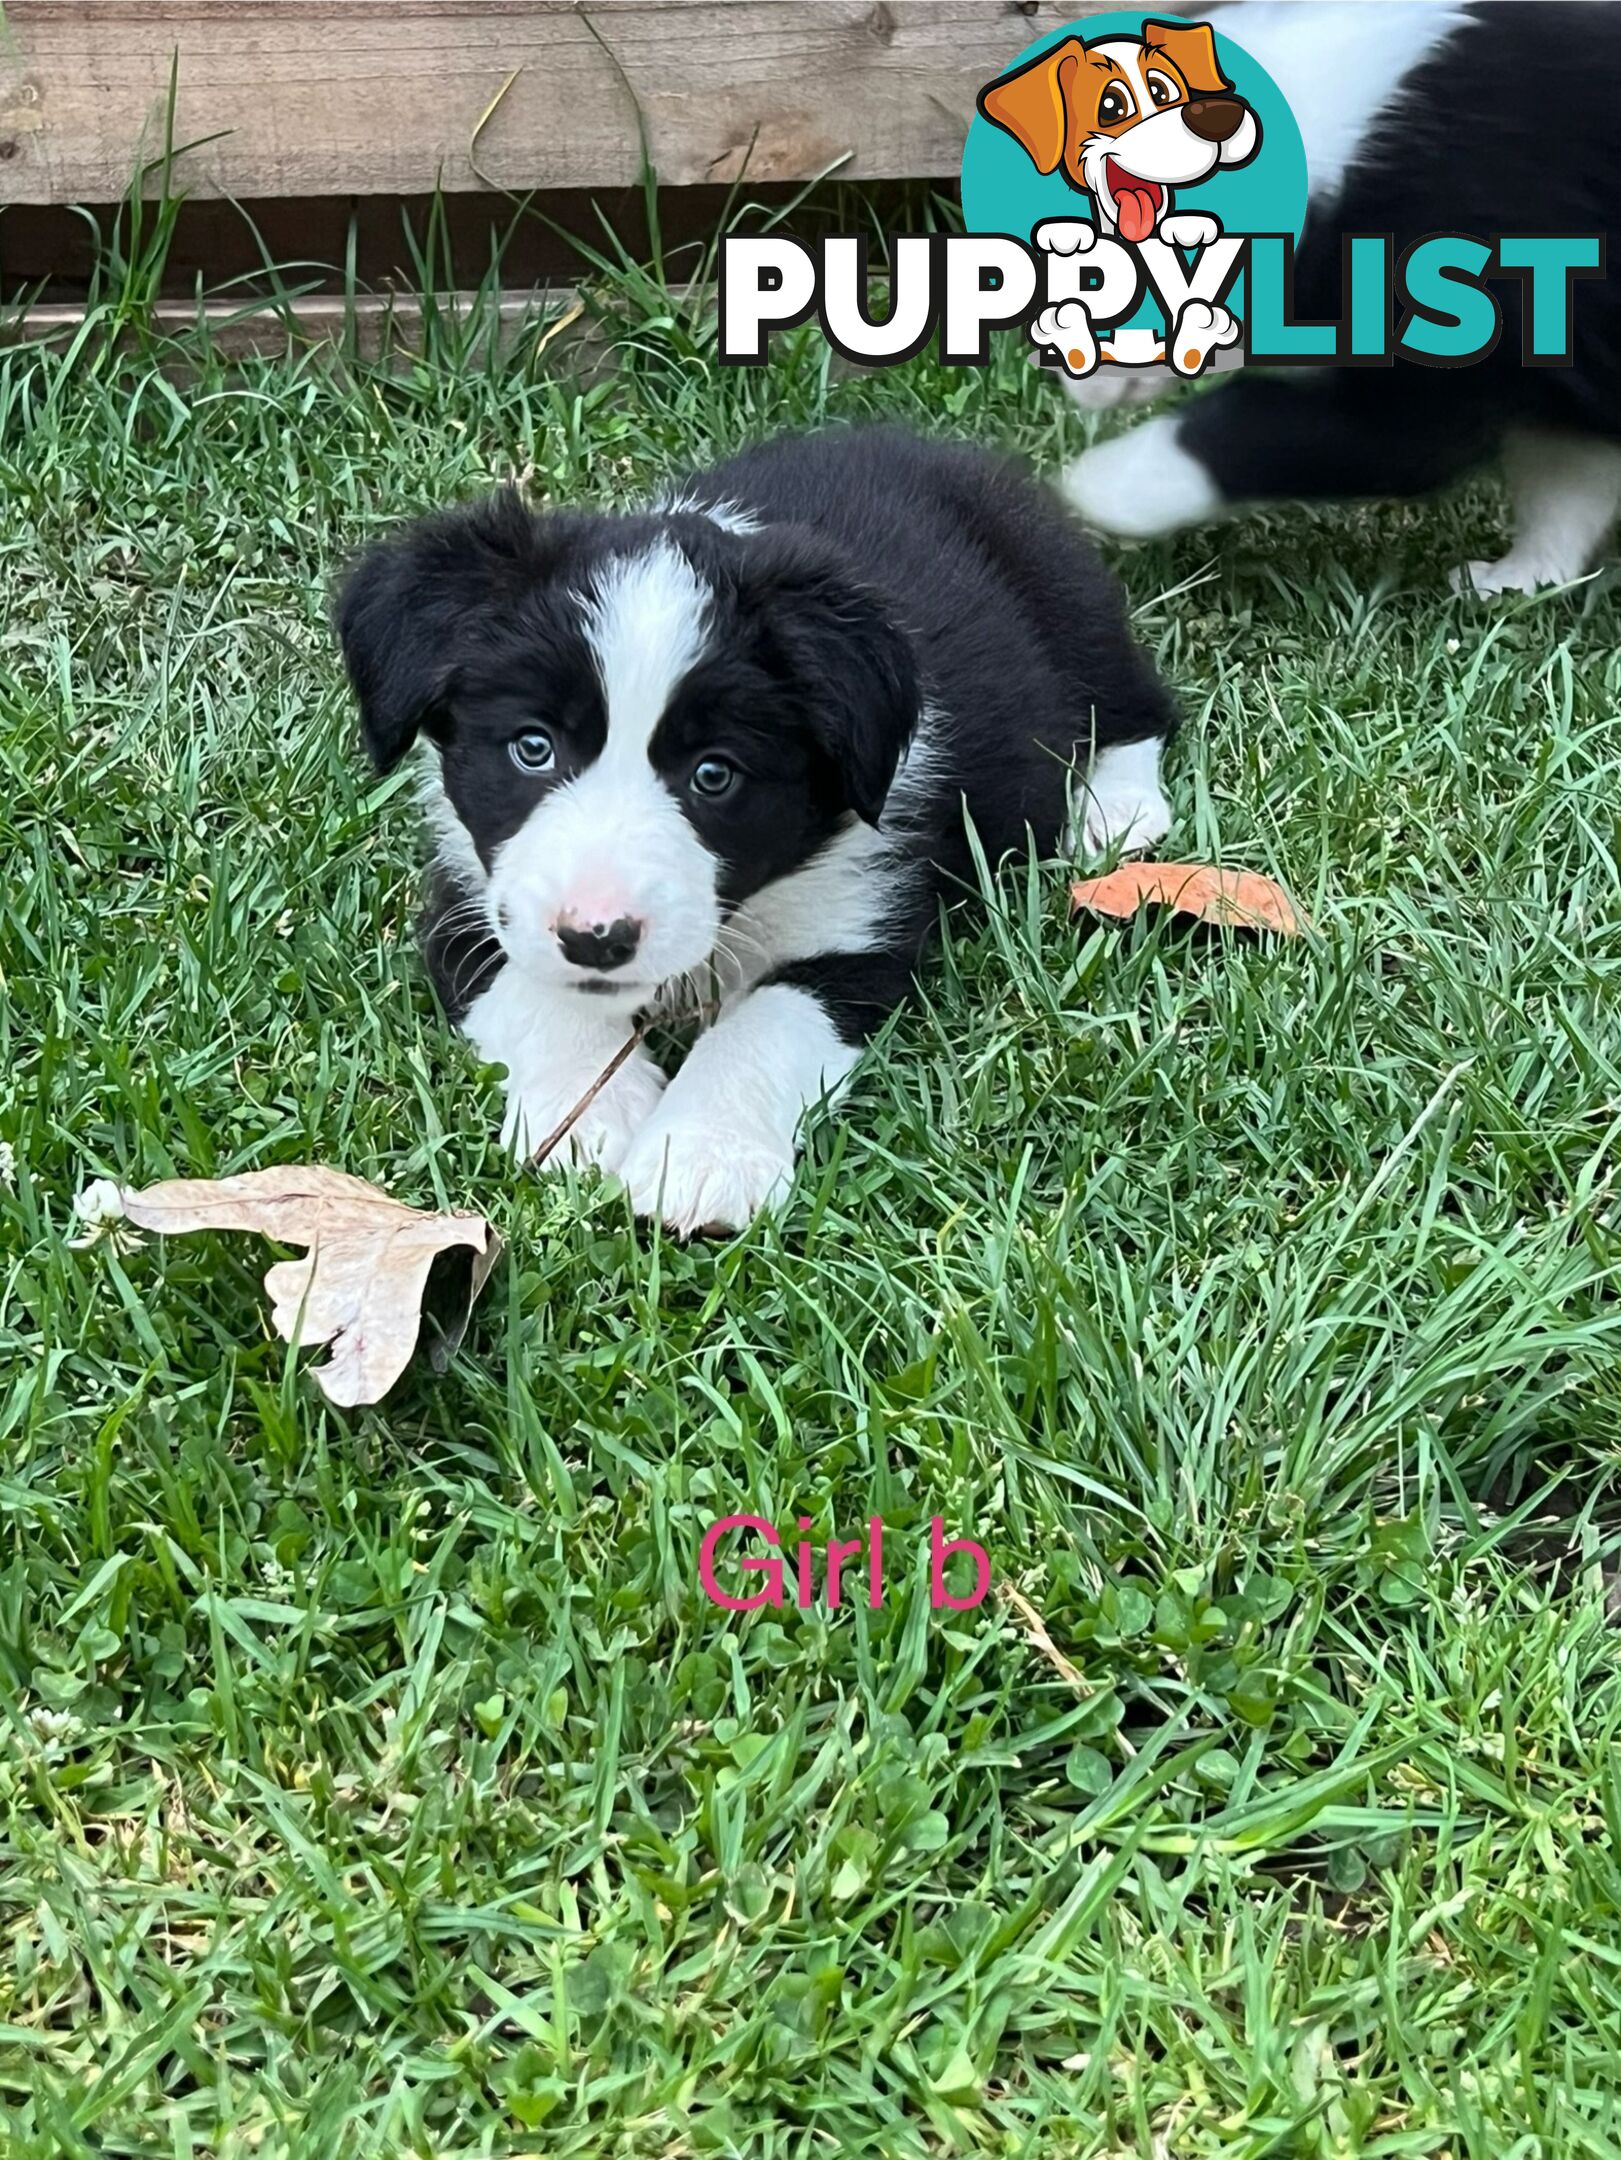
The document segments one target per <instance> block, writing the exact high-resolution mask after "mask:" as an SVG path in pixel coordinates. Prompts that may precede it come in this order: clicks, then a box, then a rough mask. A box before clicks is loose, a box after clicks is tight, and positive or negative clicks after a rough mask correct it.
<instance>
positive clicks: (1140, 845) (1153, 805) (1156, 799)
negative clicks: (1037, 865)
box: [1064, 787, 1171, 855]
mask: <svg viewBox="0 0 1621 2160" xmlns="http://www.w3.org/2000/svg"><path fill="white" fill-rule="evenodd" d="M1170 829H1171V806H1170V804H1169V803H1168V802H1167V801H1166V800H1165V797H1164V796H1163V795H1162V794H1161V792H1160V790H1159V789H1158V788H1156V787H1149V788H1129V787H1117V788H1111V787H1102V788H1098V789H1095V790H1094V789H1088V790H1087V792H1086V793H1085V794H1084V795H1083V796H1082V797H1081V799H1080V801H1079V802H1078V803H1077V804H1076V823H1075V824H1074V825H1072V826H1071V827H1070V828H1069V829H1068V831H1066V833H1065V835H1064V842H1065V850H1066V852H1067V853H1069V854H1072V855H1078V854H1084V855H1108V854H1111V853H1115V852H1119V853H1123V854H1130V855H1137V854H1141V852H1142V851H1143V849H1145V848H1151V847H1154V846H1156V845H1157V844H1158V843H1159V842H1160V841H1161V840H1163V839H1164V838H1165V835H1166V834H1167V833H1168V832H1169V831H1170Z"/></svg>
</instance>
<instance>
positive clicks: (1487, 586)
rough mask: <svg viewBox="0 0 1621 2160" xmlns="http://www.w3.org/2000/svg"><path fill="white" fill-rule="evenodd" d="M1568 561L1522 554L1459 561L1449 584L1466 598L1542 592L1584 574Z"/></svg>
mask: <svg viewBox="0 0 1621 2160" xmlns="http://www.w3.org/2000/svg"><path fill="white" fill-rule="evenodd" d="M1582 574H1583V572H1582V571H1581V570H1580V569H1575V570H1573V569H1571V567H1570V566H1569V564H1568V563H1550V562H1537V561H1534V560H1531V559H1529V558H1528V557H1526V556H1523V555H1505V556H1504V557H1503V558H1502V560H1501V561H1500V562H1467V563H1460V564H1459V565H1458V567H1457V569H1456V570H1453V571H1451V572H1449V574H1448V577H1447V583H1448V584H1449V585H1450V586H1451V587H1452V590H1453V591H1454V592H1455V593H1458V594H1459V595H1460V596H1461V597H1462V598H1464V599H1466V600H1467V599H1470V598H1480V599H1486V598H1489V597H1490V596H1491V595H1492V594H1494V593H1534V592H1542V591H1543V590H1544V589H1545V588H1546V587H1547V586H1549V585H1568V584H1571V583H1573V582H1574V581H1575V580H1576V579H1577V578H1579V577H1581V576H1582Z"/></svg>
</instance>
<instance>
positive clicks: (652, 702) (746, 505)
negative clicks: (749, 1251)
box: [338, 429, 1173, 1232]
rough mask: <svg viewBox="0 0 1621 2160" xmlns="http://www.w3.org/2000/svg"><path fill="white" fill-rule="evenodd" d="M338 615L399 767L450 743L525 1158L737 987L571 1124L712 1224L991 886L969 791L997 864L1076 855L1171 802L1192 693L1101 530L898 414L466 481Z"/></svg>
mask: <svg viewBox="0 0 1621 2160" xmlns="http://www.w3.org/2000/svg"><path fill="white" fill-rule="evenodd" d="M338 628H339V634H340V636H341V639H342V643H343V649H344V655H345V658H346V661H347V664H348V668H349V674H350V678H351V681H352V683H353V685H354V689H355V692H356V695H357V697H358V700H359V705H360V713H361V720H362V726H363V730H364V735H365V739H366V743H367V745H368V747H369V749H370V752H371V755H372V758H373V759H374V761H375V762H376V764H377V765H378V766H379V767H380V768H381V769H382V770H383V771H385V772H386V771H388V770H389V769H390V768H391V767H393V766H394V765H396V764H397V763H398V762H399V760H400V759H401V758H402V757H403V756H404V755H405V752H406V751H407V749H408V748H409V747H410V745H411V743H412V741H413V740H414V739H415V738H416V737H417V736H418V734H419V733H420V734H421V735H424V736H425V737H426V738H427V739H428V741H429V743H430V744H431V746H432V753H433V754H432V755H431V757H430V759H429V764H428V772H429V809H430V814H431V819H432V823H433V825H434V827H435V829H436V831H437V835H438V841H439V849H438V856H437V861H436V863H435V867H434V872H433V877H432V882H431V891H430V902H429V910H428V915H427V919H426V924H425V932H426V949H427V957H428V960H429V964H430V968H431V971H432V973H433V976H434V980H435V984H436V987H437V989H438V991H439V994H440V997H441V1000H442V1002H443V1003H444V1005H445V1007H446V1009H447V1011H448V1013H449V1014H450V1016H451V1018H452V1019H454V1020H456V1021H458V1022H459V1023H460V1024H461V1026H462V1027H463V1029H464V1030H465V1031H466V1033H467V1035H468V1036H469V1038H470V1039H471V1040H472V1042H473V1043H474V1044H475V1045H476V1047H477V1048H478V1049H479V1050H480V1052H481V1053H482V1054H483V1055H484V1056H485V1057H486V1058H487V1059H489V1060H490V1061H491V1062H494V1063H499V1064H502V1065H504V1066H505V1067H506V1069H507V1114H506V1132H507V1136H508V1138H509V1139H510V1140H511V1142H512V1144H513V1145H514V1146H515V1147H516V1148H517V1149H518V1151H519V1152H520V1154H524V1155H528V1154H530V1153H532V1152H533V1150H534V1149H535V1148H536V1147H537V1145H538V1144H539V1143H540V1141H541V1140H542V1139H543V1138H544V1137H545V1136H546V1135H547V1134H549V1133H550V1132H551V1131H553V1130H554V1129H555V1127H556V1126H557V1125H558V1123H559V1122H560V1121H561V1120H562V1119H563V1118H564V1116H565V1115H566V1114H567V1112H568V1111H569V1110H570V1109H571V1108H572V1107H573V1105H574V1104H575V1103H576V1102H577V1101H578V1100H579V1099H580V1097H581V1096H582V1095H583V1094H584V1093H585V1092H586V1090H587V1089H588V1088H589V1086H590V1085H591V1083H592V1081H593V1080H594V1079H595V1078H596V1077H597V1076H598V1074H599V1073H600V1072H601V1071H602V1070H603V1068H604V1066H605V1065H606V1064H607V1063H608V1062H609V1060H610V1059H611V1057H612V1055H613V1053H614V1052H615V1051H616V1050H618V1049H619V1048H620V1047H621V1046H622V1045H623V1044H624V1042H625V1041H626V1039H627V1036H628V1034H629V1032H630V1029H631V1026H632V1023H633V1021H634V1020H635V1018H636V1017H637V1016H638V1015H640V1014H643V1013H646V1012H650V1011H652V1012H656V1011H659V1010H664V1011H670V1012H676V1013H680V1012H683V1011H685V1010H687V1009H689V1008H690V1007H691V1006H692V1005H693V1004H694V1003H702V1004H704V1005H705V1006H706V1007H709V1008H711V1009H712V1010H713V1011H714V1012H715V1014H716V1017H714V1018H713V1021H712V1024H711V1025H709V1026H708V1027H707V1028H706V1030H705V1031H704V1032H703V1033H702V1034H701V1035H700V1036H699V1037H698V1039H697V1041H696V1043H695V1044H694V1046H693V1048H692V1050H691V1051H690V1052H689V1054H688V1056H687V1058H686V1060H685V1063H684V1064H683V1065H682V1067H681V1069H680V1071H679V1072H678V1073H677V1075H676V1077H675V1078H674V1079H673V1080H672V1081H670V1082H669V1084H668V1085H666V1082H665V1077H664V1074H663V1073H662V1072H661V1071H660V1069H659V1067H658V1066H657V1065H656V1064H655V1063H654V1061H653V1059H652V1057H651V1056H650V1055H649V1054H648V1053H647V1051H646V1050H645V1049H644V1048H640V1047H639V1048H638V1049H637V1050H636V1052H635V1053H634V1055H633V1056H632V1057H631V1058H630V1059H629V1060H628V1062H627V1063H625V1064H624V1065H623V1066H621V1068H620V1069H619V1071H618V1072H617V1073H616V1074H615V1076H614V1077H613V1079H612V1080H610V1081H609V1083H608V1084H607V1085H606V1086H605V1087H604V1088H603V1089H602V1090H601V1092H600V1093H599V1094H598V1095H597V1096H596V1098H595V1100H594V1101H593V1102H592V1104H591V1105H590V1108H589V1109H588V1110H587V1111H586V1113H585V1115H584V1116H583V1117H581V1119H580V1120H579V1122H578V1123H577V1124H576V1125H575V1126H574V1127H573V1129H572V1131H571V1133H570V1135H569V1139H568V1146H567V1151H566V1152H567V1153H568V1155H569V1156H570V1157H571V1158H572V1159H574V1160H589V1161H592V1162H595V1163H597V1164H599V1165H601V1166H602V1167H603V1168H604V1169H606V1170H611V1171H615V1172H617V1173H618V1174H619V1176H620V1177H621V1178H622V1179H623V1180H624V1182H625V1184H626V1186H627V1187H628V1189H629V1191H630V1194H631V1197H632V1199H633V1201H634V1204H635V1206H636V1207H637V1209H638V1210H639V1211H641V1212H642V1213H644V1214H661V1215H662V1216H663V1217H664V1219H665V1220H666V1221H667V1222H668V1223H670V1224H671V1225H672V1226H673V1227H675V1228H676V1229H678V1230H680V1231H683V1232H688V1231H692V1230H695V1229H699V1228H703V1227H709V1226H726V1227H736V1226H740V1225H742V1224H743V1223H745V1222H747V1221H748V1220H749V1219H750V1217H751V1216H753V1215H754V1214H755V1212H756V1211H757V1210H758V1209H760V1208H761V1207H763V1206H765V1205H766V1204H767V1203H768V1202H770V1201H771V1200H773V1199H774V1198H775V1197H777V1196H778V1195H779V1194H780V1193H781V1192H782V1191H783V1190H784V1188H785V1187H786V1186H787V1184H788V1182H789V1180H790V1178H791V1176H792V1172H793V1165H794V1151H795V1136H796V1133H797V1129H798V1126H799V1123H800V1119H801V1117H802V1115H803V1113H804V1112H805V1110H806V1108H807V1106H808V1105H810V1104H811V1103H813V1102H815V1101H816V1100H817V1099H818V1098H819V1097H821V1096H823V1095H824V1094H827V1093H829V1092H831V1091H833V1090H835V1089H836V1088H837V1087H838V1086H839V1085H840V1083H841V1082H842V1081H843V1080H844V1079H845V1077H846V1075H847V1074H848V1073H849V1072H850V1070H851V1068H852V1066H853V1065H854V1064H855V1062H856V1059H857V1057H858V1054H859V1052H860V1049H861V1046H862V1044H863V1043H864V1042H865V1041H866V1040H867V1038H868V1037H869V1036H870V1035H871V1034H872V1033H873V1032H874V1030H875V1029H876V1028H877V1027H878V1026H879V1025H880V1024H881V1023H882V1021H883V1019H884V1017H885V1015H886V1014H888V1013H889V1012H890V1011H891V1010H892V1009H893V1008H894V1006H895V1005H896V1004H897V1003H898V1002H899V1001H900V1000H901V999H902V998H903V997H904V996H905V995H906V992H907V988H908V985H909V983H910V981H911V978H912V973H913V969H914V966H915V964H916V962H917V959H918V956H919V953H920V951H921V949H922V946H923V944H924V942H925V940H926V938H927V936H928V934H929V932H930V930H931V929H932V927H933V925H934V922H935V920H936V917H937V912H938V902H939V898H940V896H941V894H942V893H944V892H950V891H953V890H955V889H958V888H959V887H960V886H961V885H964V884H966V883H968V882H970V881H971V878H972V856H971V851H970V847H969V842H968V838H967V834H966V832H965V826H964V805H965V804H966V810H967V814H968V816H969V817H971V819H972V820H973V823H974V826H975V828H976V829H977V832H978V836H979V840H980V843H981V845H982V846H983V848H984V850H985V852H986V854H987V855H988V857H989V858H990V859H991V860H992V861H993V862H994V861H995V860H997V859H998V858H1000V857H1002V856H1004V855H1005V854H1007V853H1008V852H1009V851H1011V850H1019V851H1022V850H1023V849H1024V848H1025V847H1026V846H1027V845H1028V835H1029V834H1030V833H1032V832H1033V833H1034V835H1035V839H1036V842H1037V845H1038V847H1039V848H1040V849H1041V850H1042V851H1043V852H1044V853H1050V852H1051V851H1052V849H1053V848H1054V846H1055V845H1056V843H1057V842H1058V840H1059V836H1060V833H1061V831H1062V830H1063V828H1064V826H1065V820H1066V814H1067V812H1068V810H1069V808H1070V805H1071V801H1072V800H1073V806H1074V811H1075V824H1076V830H1077V834H1078V836H1079V838H1080V839H1081V840H1082V841H1083V842H1084V845H1085V846H1086V847H1087V848H1088V849H1092V850H1105V849H1110V848H1114V847H1117V846H1121V845H1127V844H1129V845H1134V846H1148V845H1151V844H1152V843H1153V842H1154V841H1156V840H1158V839H1159V838H1160V837H1161V835H1162V834H1163V833H1164V832H1165V830H1166V828H1167V825H1168V822H1169V812H1168V810H1167V807H1166V803H1165V798H1164V795H1163V794H1162V792H1161V788H1160V778H1159V766H1160V751H1161V747H1162V745H1163V744H1164V742H1165V740H1166V739H1167V737H1168V736H1169V735H1170V733H1171V729H1172V726H1173V712H1172V707H1171V704H1170V701H1169V699H1168V697H1167V694H1166V692H1165V690H1164V689H1163V687H1162V686H1161V684H1160V682H1159V680H1158V678H1157V676H1156V675H1155V673H1154V671H1153V669H1152V667H1151V666H1150V664H1149V662H1148V661H1147V660H1146V659H1145V658H1144V657H1143V655H1142V654H1141V653H1140V652H1139V651H1138V649H1137V648H1136V646H1135V645H1134V644H1133V642H1132V639H1131V635H1130V632H1129V630H1128V628H1127V624H1126V615H1125V610H1124V606H1123V604H1122V600H1121V596H1120V593H1119V591H1118V588H1117V587H1116V586H1115V584H1114V582H1113V580H1112V579H1111V578H1110V577H1109V575H1108V574H1107V572H1105V571H1104V570H1103V569H1102V567H1101V566H1100V565H1099V563H1098V562H1097V560H1096V559H1095V557H1094V556H1093V554H1092V552H1091V550H1090V548H1089V547H1088V545H1087V543H1086V541H1085V540H1084V539H1083V538H1082V536H1081V534H1080V532H1079V530H1078V529H1077V527H1076V526H1075V525H1074V523H1073V522H1072V521H1071V520H1070V518H1069V517H1068V516H1067V514H1066V513H1065V512H1064V511H1063V509H1062V508H1061V506H1060V505H1059V504H1058V502H1057V500H1056V498H1055V497H1054V496H1052V495H1051V494H1050V493H1049V492H1048V491H1047V490H1045V489H1044V488H1041V487H1039V486H1037V485H1035V484H1034V483H1033V482H1031V481H1030V480H1028V479H1026V478H1025V477H1023V476H1022V474H1020V473H1018V472H1016V471H1014V470H1013V469H1012V468H1010V467H1009V466H1008V465H1007V464H1005V463H1004V462H1002V461H1001V460H1000V459H997V458H994V457H991V456H987V455H984V454H982V453H980V452H977V451H973V450H969V449H965V448H960V447H951V446H945V445H937V444H932V443H926V442H923V441H920V440H917V439H915V438H913V437H911V436H908V435H906V434H903V433H899V432H891V431H888V430H878V429H873V430H854V431H830V432H828V433H824V434H818V435H813V436H808V437H801V438H790V439H785V440H782V441H778V442H774V443H770V444H767V445H765V446H763V447H761V448H759V449H755V450H751V451H748V452H746V453H745V454H744V455H742V456H741V457H738V458H736V459H734V460H733V461H732V462H731V463H729V464H726V465H723V466H721V467H720V468H719V469H717V470H715V471H712V472H710V473H707V474H705V475H703V476H701V477H700V478H697V479H695V480H693V481H691V482H690V483H689V484H688V485H687V486H686V487H685V488H684V489H683V490H682V491H681V493H680V494H679V495H678V496H676V497H674V498H671V499H667V500H665V501H664V502H662V503H661V504H659V505H656V506H655V507H653V508H651V509H649V510H645V511H641V512H637V513H631V514H625V515H601V514H596V513H591V512H585V511H557V512H553V513H548V514H545V515H539V514H536V513H535V512H533V511H531V510H530V509H529V508H527V507H526V506H525V504H524V503H523V502H522V501H521V500H520V499H519V497H518V496H517V495H515V494H511V493H508V494H503V495H496V496H493V497H491V498H490V499H488V500H487V501H484V502H481V503H478V504H475V505H474V506H472V507H471V508H464V509H458V510H451V511H448V512H444V513H441V514H439V515H437V516H433V517H430V518H428V519H425V520H424V521H422V522H421V523H419V524H417V525H415V526H413V527H411V528H409V529H408V530H407V531H406V532H405V533H404V534H403V535H402V536H401V537H400V538H398V539H395V540H392V541H389V542H386V543H384V544H383V545H381V546H379V547H377V548H375V549H374V550H373V551H372V552H371V553H369V554H368V555H365V556H363V557H362V558H361V560H360V562H359V564H358V565H357V566H356V568H355V569H354V570H353V571H352V572H351V573H350V576H349V578H348V581H347V583H346V585H345V586H344V588H343V591H342V593H341V596H340V600H339V605H338ZM562 1152H564V1151H561V1150H560V1151H559V1153H560V1154H561V1153H562ZM554 1159H556V1158H554Z"/></svg>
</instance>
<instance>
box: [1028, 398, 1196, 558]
mask: <svg viewBox="0 0 1621 2160" xmlns="http://www.w3.org/2000/svg"><path fill="white" fill-rule="evenodd" d="M1180 424H1181V423H1180V415H1178V414H1176V413H1162V414H1161V415H1160V416H1159V417H1158V418H1157V419H1153V420H1145V421H1144V422H1143V424H1142V426H1141V427H1135V428H1133V429H1132V430H1131V432H1130V434H1129V435H1117V436H1115V437H1114V439H1113V441H1111V442H1106V443H1097V444H1095V445H1094V446H1093V448H1092V449H1090V450H1086V451H1083V452H1082V454H1081V455H1080V457H1078V458H1077V459H1076V460H1075V462H1074V464H1073V465H1071V466H1070V468H1069V470H1068V471H1067V472H1066V473H1065V475H1064V480H1063V488H1064V493H1065V494H1066V495H1067V496H1068V497H1069V500H1070V501H1071V502H1072V503H1073V504H1074V506H1075V508H1076V509H1077V510H1078V511H1079V512H1080V514H1081V516H1082V517H1083V518H1084V519H1085V520H1086V522H1087V523H1088V524H1089V525H1094V526H1096V527H1098V529H1099V530H1100V531H1102V532H1112V533H1119V534H1121V535H1122V536H1123V537H1124V538H1126V539H1128V540H1146V539H1147V538H1149V537H1150V535H1152V534H1154V533H1165V532H1175V531H1177V530H1178V528H1179V527H1181V526H1183V525H1200V524H1203V523H1204V522H1205V520H1206V519H1208V518H1212V517H1214V516H1215V515H1216V514H1217V512H1218V511H1220V510H1222V509H1224V508H1226V505H1225V504H1224V503H1223V501H1222V498H1221V494H1220V491H1219V490H1218V489H1217V487H1216V484H1215V482H1214V480H1212V479H1211V477H1210V474H1209V471H1208V470H1207V468H1206V467H1205V466H1203V465H1201V464H1200V463H1199V460H1198V459H1197V458H1196V457H1193V456H1190V454H1189V453H1188V452H1187V451H1186V450H1184V449H1183V448H1182V446H1181V444H1180V443H1179V442H1178V440H1177V429H1178V427H1179V425H1180Z"/></svg>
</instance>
